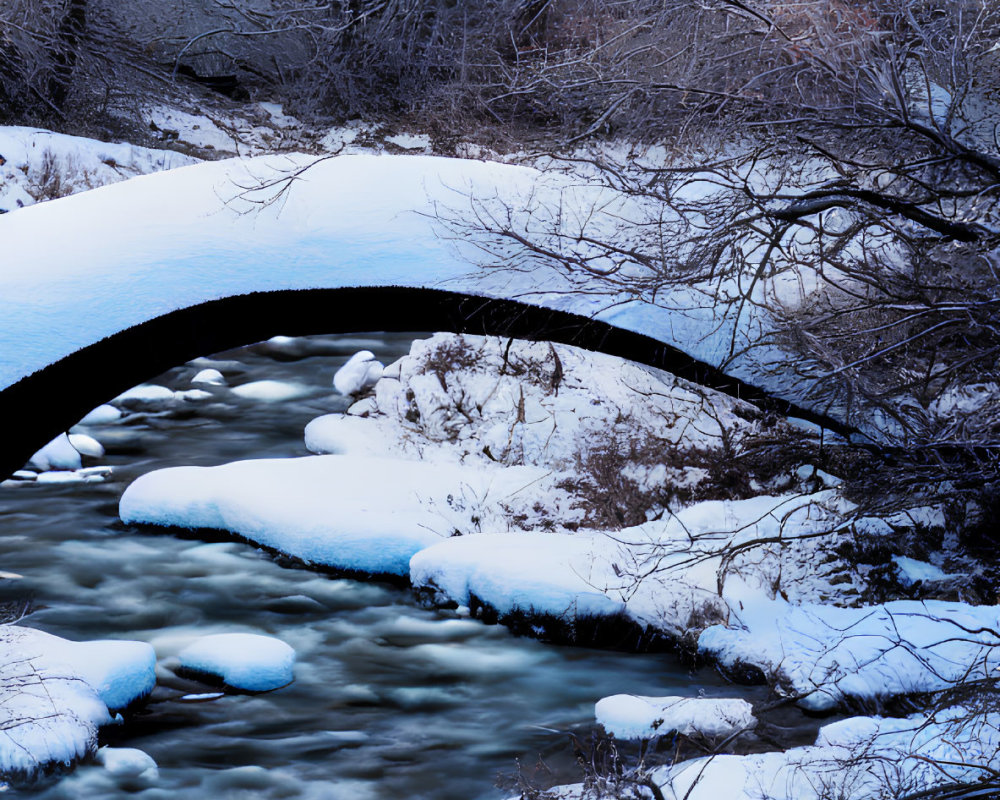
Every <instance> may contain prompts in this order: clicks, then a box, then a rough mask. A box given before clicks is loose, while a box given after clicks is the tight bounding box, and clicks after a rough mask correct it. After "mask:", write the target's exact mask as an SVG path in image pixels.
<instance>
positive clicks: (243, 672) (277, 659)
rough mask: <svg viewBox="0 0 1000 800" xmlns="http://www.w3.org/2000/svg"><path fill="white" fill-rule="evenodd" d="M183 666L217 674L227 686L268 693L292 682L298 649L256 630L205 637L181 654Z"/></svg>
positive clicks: (196, 670)
mask: <svg viewBox="0 0 1000 800" xmlns="http://www.w3.org/2000/svg"><path fill="white" fill-rule="evenodd" d="M178 658H179V659H180V662H181V666H182V667H184V668H186V669H190V670H194V671H195V672H204V673H207V674H209V675H215V676H217V677H219V678H221V679H222V680H223V682H224V683H225V684H226V685H227V686H231V687H233V688H234V689H243V690H244V691H248V692H268V691H271V690H272V689H278V688H280V687H282V686H286V685H287V684H289V683H291V682H292V679H293V677H294V675H293V671H292V668H293V666H294V664H295V651H294V650H293V649H292V648H291V647H289V646H288V645H287V644H285V643H284V642H282V641H281V640H280V639H275V638H273V637H270V636H260V635H258V634H254V633H219V634H215V635H213V636H203V637H202V638H200V639H198V641H196V642H194V643H193V644H190V645H188V646H187V647H185V648H184V649H183V650H181V652H180V653H179V654H178Z"/></svg>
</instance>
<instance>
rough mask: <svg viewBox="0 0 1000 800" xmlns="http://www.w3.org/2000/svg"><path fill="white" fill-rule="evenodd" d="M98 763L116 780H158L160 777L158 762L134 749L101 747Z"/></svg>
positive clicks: (97, 758) (97, 757) (98, 752)
mask: <svg viewBox="0 0 1000 800" xmlns="http://www.w3.org/2000/svg"><path fill="white" fill-rule="evenodd" d="M96 760H97V763H98V764H100V765H101V766H102V767H104V769H106V770H107V771H108V772H109V773H111V774H112V775H114V776H115V777H116V778H140V779H145V780H156V778H157V777H158V776H159V769H157V766H156V762H155V761H154V760H153V759H152V757H151V756H150V755H149V754H148V753H144V752H143V751H142V750H137V749H136V748H134V747H101V748H100V749H98V751H97V756H96Z"/></svg>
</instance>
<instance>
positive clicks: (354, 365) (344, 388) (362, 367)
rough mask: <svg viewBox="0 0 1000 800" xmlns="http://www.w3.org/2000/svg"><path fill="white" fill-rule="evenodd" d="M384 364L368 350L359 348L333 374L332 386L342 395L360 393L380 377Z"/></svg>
mask: <svg viewBox="0 0 1000 800" xmlns="http://www.w3.org/2000/svg"><path fill="white" fill-rule="evenodd" d="M383 369H384V366H383V365H382V362H381V361H376V360H375V354H374V353H372V352H371V351H370V350H361V351H359V352H357V353H355V354H354V355H353V356H351V357H350V358H349V359H348V360H347V363H346V364H344V366H342V367H341V368H340V369H338V370H337V372H336V373H335V374H334V376H333V388H335V389H336V390H337V391H338V392H340V393H341V394H344V395H351V394H361V392H363V391H365V390H366V389H370V388H371V387H372V386H374V385H375V384H376V383H378V380H379V378H381V377H382V371H383Z"/></svg>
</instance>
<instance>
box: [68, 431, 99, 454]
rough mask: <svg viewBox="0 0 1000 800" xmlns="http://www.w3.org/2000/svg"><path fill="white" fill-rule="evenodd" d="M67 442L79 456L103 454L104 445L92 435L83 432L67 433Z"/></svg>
mask: <svg viewBox="0 0 1000 800" xmlns="http://www.w3.org/2000/svg"><path fill="white" fill-rule="evenodd" d="M69 443H70V444H71V445H73V448H74V449H75V450H76V451H77V452H78V453H79V454H80V455H81V456H88V457H89V458H100V457H101V456H103V455H104V446H103V445H102V444H101V443H100V442H99V441H97V439H95V438H94V437H93V436H88V435H87V434H85V433H71V434H69Z"/></svg>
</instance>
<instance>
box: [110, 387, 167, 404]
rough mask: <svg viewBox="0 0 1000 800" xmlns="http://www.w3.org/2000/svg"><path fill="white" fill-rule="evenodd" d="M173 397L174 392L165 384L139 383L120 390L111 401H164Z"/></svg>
mask: <svg viewBox="0 0 1000 800" xmlns="http://www.w3.org/2000/svg"><path fill="white" fill-rule="evenodd" d="M173 399H174V392H173V391H172V390H171V389H168V388H167V387H166V386H157V385H153V384H145V383H144V384H141V385H139V386H133V387H132V388H131V389H129V390H128V391H125V392H122V393H121V394H120V395H118V396H117V397H116V398H115V399H114V400H112V401H111V402H113V403H166V402H169V401H171V400H173Z"/></svg>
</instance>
